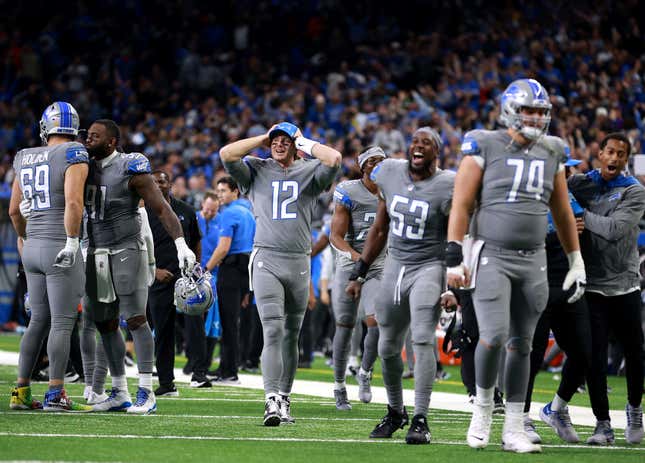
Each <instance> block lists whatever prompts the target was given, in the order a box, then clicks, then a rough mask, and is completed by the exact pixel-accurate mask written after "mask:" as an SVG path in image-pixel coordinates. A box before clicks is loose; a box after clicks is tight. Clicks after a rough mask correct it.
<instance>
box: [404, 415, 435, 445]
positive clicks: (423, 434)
mask: <svg viewBox="0 0 645 463" xmlns="http://www.w3.org/2000/svg"><path fill="white" fill-rule="evenodd" d="M430 438H431V436H430V429H428V418H426V416H425V415H414V417H413V418H412V423H411V424H410V428H409V429H408V434H407V436H405V443H406V444H413V445H414V444H429V443H430Z"/></svg>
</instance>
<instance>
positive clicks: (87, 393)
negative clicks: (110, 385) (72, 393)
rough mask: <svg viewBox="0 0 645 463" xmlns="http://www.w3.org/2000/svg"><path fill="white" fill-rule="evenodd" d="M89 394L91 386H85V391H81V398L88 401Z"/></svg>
mask: <svg viewBox="0 0 645 463" xmlns="http://www.w3.org/2000/svg"><path fill="white" fill-rule="evenodd" d="M91 392H92V386H85V389H83V398H84V399H85V400H87V399H89V397H90V393H91Z"/></svg>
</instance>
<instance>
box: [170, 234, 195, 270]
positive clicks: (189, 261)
mask: <svg viewBox="0 0 645 463" xmlns="http://www.w3.org/2000/svg"><path fill="white" fill-rule="evenodd" d="M175 246H176V247H177V260H178V261H179V268H180V269H182V270H183V269H184V268H185V269H186V270H192V268H193V267H194V266H195V262H196V261H197V258H196V257H195V253H194V252H193V251H191V250H190V248H189V247H188V245H187V244H186V240H185V239H184V237H183V236H180V237H179V238H177V239H176V240H175Z"/></svg>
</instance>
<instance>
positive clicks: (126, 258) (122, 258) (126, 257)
mask: <svg viewBox="0 0 645 463" xmlns="http://www.w3.org/2000/svg"><path fill="white" fill-rule="evenodd" d="M128 257H129V256H125V257H121V259H120V260H121V262H125V261H126V260H128Z"/></svg>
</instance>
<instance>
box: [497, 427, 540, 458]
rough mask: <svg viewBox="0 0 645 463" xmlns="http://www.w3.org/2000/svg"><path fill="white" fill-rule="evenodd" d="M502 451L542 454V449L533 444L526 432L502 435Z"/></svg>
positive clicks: (511, 432)
mask: <svg viewBox="0 0 645 463" xmlns="http://www.w3.org/2000/svg"><path fill="white" fill-rule="evenodd" d="M502 449H503V450H505V451H506V452H515V453H541V452H542V447H541V446H540V445H539V444H534V443H533V442H531V440H530V439H529V437H528V436H527V435H526V433H525V432H524V430H523V429H522V430H519V431H505V432H503V433H502Z"/></svg>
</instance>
